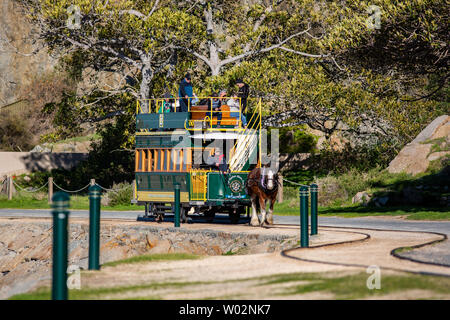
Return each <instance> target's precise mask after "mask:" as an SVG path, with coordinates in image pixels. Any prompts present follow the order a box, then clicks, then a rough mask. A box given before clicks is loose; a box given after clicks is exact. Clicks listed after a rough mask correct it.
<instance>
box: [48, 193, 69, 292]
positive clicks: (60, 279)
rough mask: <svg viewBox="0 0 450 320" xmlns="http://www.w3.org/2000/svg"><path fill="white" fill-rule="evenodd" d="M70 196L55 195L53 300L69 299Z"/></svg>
mask: <svg viewBox="0 0 450 320" xmlns="http://www.w3.org/2000/svg"><path fill="white" fill-rule="evenodd" d="M69 201H70V196H69V195H68V194H67V193H65V192H57V193H55V195H54V196H53V199H52V202H53V205H52V208H53V211H52V213H53V247H52V249H53V266H52V300H67V298H68V293H67V221H68V218H69Z"/></svg>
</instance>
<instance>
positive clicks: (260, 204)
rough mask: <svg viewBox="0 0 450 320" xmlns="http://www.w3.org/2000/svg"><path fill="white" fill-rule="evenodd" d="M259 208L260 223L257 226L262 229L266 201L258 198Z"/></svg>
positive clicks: (264, 219)
mask: <svg viewBox="0 0 450 320" xmlns="http://www.w3.org/2000/svg"><path fill="white" fill-rule="evenodd" d="M259 207H260V208H261V223H260V224H259V225H260V226H261V227H262V226H263V225H264V222H265V221H266V200H265V199H264V197H259Z"/></svg>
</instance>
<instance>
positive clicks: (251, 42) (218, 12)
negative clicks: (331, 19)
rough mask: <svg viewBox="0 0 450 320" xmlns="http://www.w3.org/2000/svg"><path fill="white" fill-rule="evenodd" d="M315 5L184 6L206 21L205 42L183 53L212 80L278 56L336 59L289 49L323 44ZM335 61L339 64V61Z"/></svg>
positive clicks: (229, 0) (280, 1)
mask: <svg viewBox="0 0 450 320" xmlns="http://www.w3.org/2000/svg"><path fill="white" fill-rule="evenodd" d="M313 2H314V1H288V0H276V1H255V2H251V4H248V3H247V2H244V1H233V0H225V1H223V0H221V1H218V0H216V1H185V2H183V1H181V2H178V7H179V8H184V10H186V12H189V14H190V16H191V17H192V18H193V19H196V20H198V21H201V22H202V24H203V27H202V30H203V32H204V33H205V34H206V35H207V36H206V39H205V41H201V42H199V41H198V42H196V43H192V42H190V41H189V39H186V40H187V41H182V42H183V45H182V46H179V47H178V48H180V49H182V50H185V51H187V52H188V53H190V54H192V55H193V56H195V57H196V58H197V59H199V60H200V61H201V62H203V63H204V64H205V65H206V66H207V68H208V69H209V71H210V75H212V76H218V75H220V74H221V72H222V71H223V68H224V67H226V66H228V65H233V64H238V63H240V62H242V61H245V60H249V59H252V58H255V57H257V56H260V55H261V54H264V53H268V52H271V51H274V50H281V51H284V52H291V53H295V54H297V55H300V56H303V57H308V58H332V57H331V54H330V53H329V52H324V53H320V51H323V50H317V52H316V53H313V51H314V50H311V52H309V51H308V50H307V48H306V47H305V50H302V49H303V48H301V49H293V48H290V47H289V45H290V44H292V42H295V41H298V42H301V43H303V44H307V43H308V42H309V41H308V40H318V39H320V38H321V36H322V35H323V34H322V33H323V30H322V29H321V28H320V26H319V25H318V24H317V19H316V18H317V15H314V14H311V12H310V10H305V7H308V6H312V5H313ZM333 61H334V60H333Z"/></svg>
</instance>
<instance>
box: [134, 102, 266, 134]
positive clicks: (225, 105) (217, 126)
mask: <svg viewBox="0 0 450 320" xmlns="http://www.w3.org/2000/svg"><path fill="white" fill-rule="evenodd" d="M196 100H198V102H197V103H192V101H194V100H193V99H187V101H188V103H187V111H185V112H183V111H181V107H180V99H179V98H161V99H145V100H139V101H137V104H136V129H137V132H148V131H165V130H177V129H185V130H189V131H204V130H213V131H230V130H231V131H244V130H245V129H247V128H250V127H251V128H255V129H259V126H260V122H261V118H260V116H261V100H260V99H251V98H249V99H248V101H247V106H246V107H245V108H244V106H243V104H242V101H241V99H240V98H236V97H198V98H196ZM214 106H217V108H216V109H215V108H214ZM243 109H245V110H244V112H242V110H243Z"/></svg>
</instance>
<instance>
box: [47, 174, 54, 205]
mask: <svg viewBox="0 0 450 320" xmlns="http://www.w3.org/2000/svg"><path fill="white" fill-rule="evenodd" d="M52 198H53V177H48V203H49V204H51V203H52Z"/></svg>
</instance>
